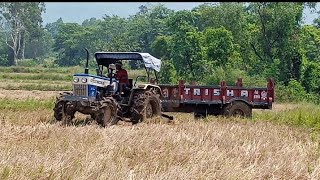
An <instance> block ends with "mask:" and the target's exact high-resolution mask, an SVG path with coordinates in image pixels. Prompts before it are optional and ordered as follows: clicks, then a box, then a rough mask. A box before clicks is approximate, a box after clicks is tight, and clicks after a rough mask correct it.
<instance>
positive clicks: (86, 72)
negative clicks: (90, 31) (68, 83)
mask: <svg viewBox="0 0 320 180" xmlns="http://www.w3.org/2000/svg"><path fill="white" fill-rule="evenodd" d="M85 50H86V51H87V62H86V67H85V69H84V73H85V74H89V68H88V63H89V51H88V49H87V48H85Z"/></svg>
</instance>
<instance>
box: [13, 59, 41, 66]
mask: <svg viewBox="0 0 320 180" xmlns="http://www.w3.org/2000/svg"><path fill="white" fill-rule="evenodd" d="M38 65H40V62H39V61H38V60H37V59H24V60H18V66H23V67H35V66H38Z"/></svg>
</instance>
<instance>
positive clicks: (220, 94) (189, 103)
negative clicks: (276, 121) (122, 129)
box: [159, 78, 274, 117]
mask: <svg viewBox="0 0 320 180" xmlns="http://www.w3.org/2000/svg"><path fill="white" fill-rule="evenodd" d="M159 86H160V88H161V90H162V93H163V98H162V99H161V100H162V109H163V111H164V112H189V113H190V112H194V113H195V115H196V116H197V115H201V116H206V115H226V116H232V115H239V116H245V117H251V116H252V109H272V103H273V102H274V81H273V79H271V78H270V79H269V80H268V82H267V87H243V84H242V79H241V78H238V80H237V83H236V85H235V86H227V84H226V82H225V81H221V83H220V85H205V86H203V85H196V84H195V83H194V82H193V83H191V85H186V84H185V81H183V80H180V81H179V84H178V85H168V84H162V85H159Z"/></svg>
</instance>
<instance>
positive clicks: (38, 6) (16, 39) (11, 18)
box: [0, 2, 45, 65]
mask: <svg viewBox="0 0 320 180" xmlns="http://www.w3.org/2000/svg"><path fill="white" fill-rule="evenodd" d="M44 7H45V6H44V3H38V2H2V3H0V21H1V26H0V29H1V31H2V33H3V35H4V36H5V38H6V40H5V42H6V44H7V45H8V47H10V48H11V49H12V51H13V61H12V62H10V64H12V65H17V60H18V56H19V54H20V53H21V56H22V58H24V48H25V43H26V41H25V38H26V35H27V34H28V33H36V32H37V30H39V29H40V27H41V23H42V18H41V13H42V12H43V11H45V8H44Z"/></svg>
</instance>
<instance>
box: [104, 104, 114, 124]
mask: <svg viewBox="0 0 320 180" xmlns="http://www.w3.org/2000/svg"><path fill="white" fill-rule="evenodd" d="M105 108H106V110H105V111H104V115H103V120H104V122H105V123H109V122H110V121H111V118H112V110H111V107H109V106H108V107H105Z"/></svg>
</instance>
